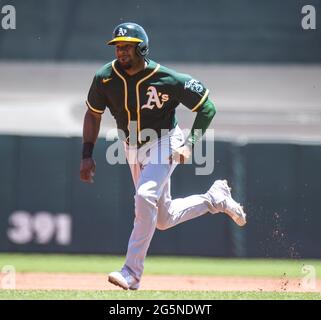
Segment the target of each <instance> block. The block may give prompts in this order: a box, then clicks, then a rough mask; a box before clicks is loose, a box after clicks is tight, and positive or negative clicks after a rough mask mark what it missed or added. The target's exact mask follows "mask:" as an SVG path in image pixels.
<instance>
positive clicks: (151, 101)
mask: <svg viewBox="0 0 321 320" xmlns="http://www.w3.org/2000/svg"><path fill="white" fill-rule="evenodd" d="M146 95H148V96H149V98H148V101H147V103H146V104H144V105H143V106H142V107H141V109H150V110H152V109H153V108H154V107H157V108H158V109H160V108H162V106H163V105H164V103H165V102H166V101H168V100H169V96H168V94H162V93H161V92H157V90H156V88H155V87H153V86H149V87H148V89H147V93H146Z"/></svg>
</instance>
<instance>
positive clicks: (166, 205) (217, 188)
mask: <svg viewBox="0 0 321 320" xmlns="http://www.w3.org/2000/svg"><path fill="white" fill-rule="evenodd" d="M157 207H158V216H157V228H158V229H159V230H166V229H168V228H171V227H173V226H176V225H177V224H179V223H182V222H184V221H187V220H190V219H193V218H197V217H200V216H202V215H203V214H205V213H207V212H210V213H213V214H215V213H218V212H223V213H226V214H227V215H229V216H230V217H231V218H232V219H233V220H234V221H235V223H237V224H238V225H239V226H243V225H245V223H246V215H245V213H244V212H243V209H242V207H241V206H240V204H239V203H237V202H236V201H235V200H234V199H233V198H232V195H231V193H230V188H229V187H228V185H227V182H226V181H225V180H216V181H215V182H214V184H213V186H212V187H211V188H210V189H209V190H208V191H207V192H206V193H204V194H195V195H191V196H188V197H185V198H178V199H174V200H172V198H171V192H170V181H169V182H168V184H167V185H166V186H165V187H164V189H163V194H162V196H161V198H160V199H159V202H158V205H157Z"/></svg>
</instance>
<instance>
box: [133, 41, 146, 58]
mask: <svg viewBox="0 0 321 320" xmlns="http://www.w3.org/2000/svg"><path fill="white" fill-rule="evenodd" d="M148 52H149V49H148V46H147V45H146V44H144V43H138V44H137V46H136V53H137V55H138V56H140V57H145V56H147V55H148Z"/></svg>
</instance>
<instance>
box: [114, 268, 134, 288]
mask: <svg viewBox="0 0 321 320" xmlns="http://www.w3.org/2000/svg"><path fill="white" fill-rule="evenodd" d="M108 281H109V282H110V283H112V284H114V285H115V286H118V287H121V288H123V289H124V290H128V289H129V290H137V289H138V288H139V282H138V281H137V280H136V279H135V278H134V277H133V276H132V275H131V274H130V273H129V272H128V271H127V270H126V269H122V271H120V272H119V271H115V272H111V273H110V274H109V275H108Z"/></svg>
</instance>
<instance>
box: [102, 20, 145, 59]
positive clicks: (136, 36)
mask: <svg viewBox="0 0 321 320" xmlns="http://www.w3.org/2000/svg"><path fill="white" fill-rule="evenodd" d="M120 41H125V42H126V41H128V42H135V43H137V46H136V52H137V54H138V55H139V56H142V57H145V56H147V54H148V51H149V48H148V36H147V33H146V32H145V30H144V29H143V27H141V26H140V25H139V24H137V23H133V22H125V23H121V24H120V25H118V26H117V27H116V28H115V29H114V32H113V39H112V40H110V41H109V42H107V44H109V45H114V44H116V43H117V42H120Z"/></svg>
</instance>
